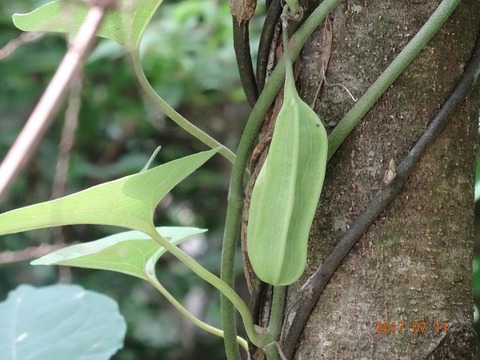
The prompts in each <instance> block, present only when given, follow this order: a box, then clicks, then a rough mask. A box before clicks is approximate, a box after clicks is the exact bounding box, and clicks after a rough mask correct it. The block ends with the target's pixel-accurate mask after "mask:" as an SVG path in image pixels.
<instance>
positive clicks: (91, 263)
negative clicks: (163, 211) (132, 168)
mask: <svg viewBox="0 0 480 360" xmlns="http://www.w3.org/2000/svg"><path fill="white" fill-rule="evenodd" d="M157 231H158V232H159V233H160V235H161V236H163V237H164V238H165V239H167V240H168V241H170V242H171V243H172V244H175V245H177V244H179V243H180V242H182V241H184V240H186V239H187V238H189V237H191V236H195V235H198V234H201V233H203V232H205V231H206V230H204V229H198V228H194V227H158V228H157ZM165 252H166V250H165V249H164V248H163V247H162V246H160V245H159V244H158V242H156V241H155V240H153V239H152V238H150V237H149V236H148V235H145V234H143V233H141V232H139V231H126V232H122V233H118V234H115V235H111V236H107V237H105V238H102V239H99V240H95V241H91V242H88V243H83V244H77V245H72V246H69V247H65V248H63V249H59V250H56V251H54V252H52V253H50V254H48V255H45V256H43V257H41V258H39V259H37V260H34V261H32V265H67V266H75V267H81V268H89V269H100V270H110V271H116V272H120V273H123V274H127V275H131V276H136V277H139V278H141V279H144V280H147V281H150V275H149V274H148V273H147V272H149V271H151V269H147V263H152V262H153V263H156V262H157V260H158V258H159V257H160V256H161V255H162V254H164V253H165Z"/></svg>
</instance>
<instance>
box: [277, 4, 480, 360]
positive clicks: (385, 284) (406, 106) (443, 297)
mask: <svg viewBox="0 0 480 360" xmlns="http://www.w3.org/2000/svg"><path fill="white" fill-rule="evenodd" d="M317 3H318V2H317ZM438 4H439V1H434V0H423V1H418V0H410V1H396V0H383V1H368V0H363V1H349V0H347V1H345V2H344V3H343V4H342V5H341V6H340V7H339V8H337V10H336V11H335V12H334V14H332V17H331V21H332V22H331V24H332V29H333V41H332V48H331V51H330V61H329V65H328V68H327V72H326V81H325V83H324V85H323V88H322V91H320V93H319V96H318V98H317V99H316V100H315V95H316V94H317V90H318V87H319V78H321V69H320V68H321V65H320V64H321V61H320V58H321V57H322V56H321V52H322V46H323V47H324V45H325V40H324V37H323V36H324V34H323V32H322V31H317V33H315V34H314V36H312V38H311V40H310V41H309V43H308V44H307V45H306V46H305V48H304V50H303V53H302V56H301V60H300V62H301V75H300V88H301V93H302V94H303V98H304V99H305V100H306V101H307V103H310V104H311V103H313V102H315V110H316V111H317V113H318V114H319V115H320V117H321V119H322V120H323V121H324V123H325V125H326V126H327V128H328V129H327V130H331V129H332V128H333V127H334V126H335V124H336V123H337V122H338V121H339V120H340V119H341V118H342V117H343V115H344V114H345V113H346V112H347V111H348V110H349V109H350V108H351V106H352V105H353V103H354V100H352V98H351V96H350V94H349V92H350V93H351V95H352V96H353V97H355V98H358V97H360V96H361V95H362V94H363V93H364V92H365V91H366V89H367V88H368V87H369V86H370V85H371V84H372V83H373V81H374V80H375V79H376V78H377V77H378V76H379V75H380V74H381V73H382V71H383V70H384V69H385V68H386V67H387V66H388V64H389V63H390V62H391V61H392V60H393V59H394V58H395V56H396V55H397V54H398V53H399V52H400V51H401V50H402V48H403V47H404V46H405V45H406V44H407V43H408V41H409V40H410V39H411V38H412V37H413V36H414V35H415V34H416V32H417V31H418V30H419V28H420V27H421V26H422V25H423V24H424V23H425V21H426V20H427V19H428V17H429V16H430V15H431V13H432V12H433V11H434V10H435V8H436V7H437V6H438ZM479 24H480V9H479V3H478V2H476V1H474V0H466V1H464V2H462V3H461V4H460V5H459V7H458V8H457V10H456V11H455V13H454V14H453V15H452V17H450V19H449V20H448V21H447V23H446V24H445V25H444V26H443V27H442V29H441V30H440V32H439V33H438V34H437V35H436V36H435V37H434V38H433V40H432V41H431V42H430V43H429V44H428V45H427V47H426V48H425V49H424V50H423V51H422V52H421V53H420V54H419V56H418V57H417V58H416V60H415V61H414V62H413V63H412V64H411V65H410V66H409V67H408V68H407V70H406V71H405V72H404V73H403V74H402V75H401V76H400V78H399V79H398V80H397V81H396V82H395V83H394V84H393V86H391V87H390V88H389V90H388V91H387V92H386V94H384V96H383V97H382V98H381V99H380V100H379V101H378V102H377V103H376V104H375V106H374V107H373V109H372V110H371V111H369V113H368V114H367V115H366V116H365V117H364V118H363V120H362V121H361V123H360V124H359V125H358V126H357V127H356V129H355V130H354V131H353V132H352V134H350V136H349V137H348V138H347V140H346V141H345V142H344V143H343V144H342V146H341V147H340V149H339V150H338V151H337V153H336V154H335V156H334V157H333V158H332V160H331V161H330V163H329V165H328V169H327V178H326V183H325V186H324V190H323V193H322V197H321V201H320V204H319V207H318V212H317V216H316V219H315V221H314V223H313V227H312V231H311V238H310V242H309V244H310V249H309V258H308V267H307V270H306V272H305V274H304V276H303V277H302V279H300V281H298V282H297V283H296V284H294V285H293V286H291V287H290V288H289V291H288V301H287V307H286V314H285V316H286V318H287V319H292V318H293V317H294V315H295V312H296V305H297V303H298V301H299V299H300V298H301V297H302V292H301V291H300V287H301V285H302V284H304V282H305V281H306V280H307V279H308V277H309V276H310V275H311V274H312V273H313V272H314V271H315V270H316V268H317V267H318V266H319V265H320V264H321V263H322V261H323V260H324V259H325V257H326V256H327V255H328V253H329V252H330V251H331V249H332V247H333V246H334V245H335V243H336V241H337V240H338V239H339V238H340V237H341V235H342V234H343V233H344V232H345V231H346V230H347V229H348V228H349V226H350V225H351V224H352V222H353V221H354V220H355V219H356V217H357V216H358V214H359V213H360V212H361V211H362V210H363V209H364V208H365V207H366V206H367V205H368V204H369V202H370V201H371V199H372V198H373V197H374V196H375V195H376V194H377V193H378V192H379V191H381V190H382V189H383V188H384V187H385V186H386V185H385V183H384V181H383V179H384V174H385V172H386V171H387V170H388V168H389V163H390V161H391V160H394V162H395V163H397V164H398V163H399V162H401V160H402V159H403V157H404V156H405V155H406V154H407V153H408V151H409V150H410V149H411V147H412V146H413V145H414V144H415V142H416V141H417V139H418V138H419V137H420V135H421V134H422V133H423V131H424V130H425V128H426V126H427V125H428V124H429V122H430V121H431V120H432V119H433V117H434V116H435V115H436V113H437V111H438V110H439V108H440V107H441V106H442V104H443V103H444V102H445V100H446V99H447V98H448V96H449V94H450V93H451V92H452V90H453V88H454V87H455V84H456V83H457V82H458V80H459V79H460V77H461V75H462V73H463V71H464V68H465V66H466V64H467V63H468V61H469V58H470V55H471V53H472V49H473V47H474V45H475V39H476V35H477V33H478V28H479ZM322 44H323V45H322ZM479 107H480V97H479V91H478V86H476V88H475V90H474V93H470V96H469V98H467V100H466V101H465V102H464V103H463V105H462V106H461V107H460V108H459V109H458V110H457V111H456V112H455V114H454V116H453V118H452V120H451V122H450V123H449V125H448V126H447V128H446V129H445V131H444V132H443V133H442V134H441V135H440V137H439V138H438V139H437V140H436V141H435V142H434V144H433V145H432V146H430V148H429V149H428V150H427V152H426V153H425V154H424V156H423V157H422V160H421V161H420V163H419V164H418V165H417V166H416V168H415V170H414V172H413V174H412V175H411V176H410V177H409V178H408V180H407V182H406V183H405V186H404V187H403V190H402V191H401V192H400V194H399V195H398V196H397V197H396V198H395V199H394V200H393V201H392V202H391V203H390V205H389V206H388V207H387V208H386V210H385V211H383V212H382V214H381V216H380V217H379V218H377V220H376V221H375V222H374V224H373V225H371V226H370V227H369V229H368V231H367V232H366V233H365V234H364V235H363V236H362V237H361V239H360V240H359V241H358V243H357V244H356V245H355V246H354V248H353V249H352V250H351V251H350V253H349V254H348V255H347V257H346V258H345V259H344V261H343V262H342V264H341V265H340V267H339V268H338V269H337V271H336V272H335V274H334V275H333V277H332V278H331V280H330V282H329V283H328V285H327V287H326V289H325V291H324V292H323V294H322V296H321V297H320V299H319V301H318V302H317V304H316V307H315V309H314V311H313V312H312V314H311V316H310V318H309V320H308V323H307V325H306V327H305V329H304V331H303V335H302V337H301V339H300V341H299V343H298V344H297V349H296V353H295V358H296V359H424V358H428V359H473V358H474V355H473V354H474V350H475V340H474V333H473V330H472V315H473V310H472V309H473V305H472V293H471V273H472V269H471V262H472V243H473V188H474V163H475V151H474V147H475V141H476V132H477V121H478V109H479Z"/></svg>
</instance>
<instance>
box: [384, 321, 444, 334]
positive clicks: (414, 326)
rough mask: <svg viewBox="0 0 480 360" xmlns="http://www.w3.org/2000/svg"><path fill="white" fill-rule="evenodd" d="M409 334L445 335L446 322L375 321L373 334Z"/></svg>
mask: <svg viewBox="0 0 480 360" xmlns="http://www.w3.org/2000/svg"><path fill="white" fill-rule="evenodd" d="M408 331H409V332H411V333H412V334H414V335H421V334H426V333H427V332H435V333H436V334H446V333H447V331H448V323H447V322H446V321H434V322H428V321H417V320H415V321H411V322H408V321H403V320H402V321H377V322H376V330H375V334H380V335H388V334H403V333H404V332H408Z"/></svg>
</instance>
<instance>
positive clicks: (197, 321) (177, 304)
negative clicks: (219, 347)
mask: <svg viewBox="0 0 480 360" xmlns="http://www.w3.org/2000/svg"><path fill="white" fill-rule="evenodd" d="M149 283H150V284H152V285H153V286H154V287H155V289H157V290H158V291H159V292H160V293H161V294H162V295H163V296H164V297H165V298H166V299H167V300H168V301H169V302H170V303H171V304H172V305H173V307H174V308H175V309H177V311H178V312H179V313H181V314H182V315H183V316H185V318H186V319H188V320H189V321H190V322H192V323H193V324H194V325H196V326H198V327H199V328H200V329H202V330H205V331H207V332H209V333H210V334H213V335H215V336H219V337H222V338H223V331H222V330H220V329H218V328H216V327H214V326H212V325H209V324H207V323H205V322H203V321H202V320H200V319H199V318H197V317H196V316H195V315H193V314H192V313H191V312H190V311H188V310H187V309H185V307H184V306H183V305H182V304H181V303H180V302H178V300H177V299H175V297H174V296H173V295H172V294H170V292H169V291H168V290H167V289H166V288H165V287H164V286H163V285H162V284H161V283H160V281H158V279H157V277H156V276H154V274H152V275H150V274H149ZM237 343H238V345H240V346H241V347H242V348H243V349H245V351H246V352H247V353H248V343H247V341H246V340H245V339H243V338H242V337H240V336H237Z"/></svg>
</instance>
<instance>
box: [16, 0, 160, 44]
mask: <svg viewBox="0 0 480 360" xmlns="http://www.w3.org/2000/svg"><path fill="white" fill-rule="evenodd" d="M161 3H162V0H135V1H131V0H119V1H117V6H116V7H115V8H114V9H109V10H108V12H107V15H106V17H105V19H104V21H103V23H102V26H101V27H100V29H99V31H98V33H97V35H98V36H101V37H105V38H108V39H112V40H115V41H117V42H118V43H120V44H122V45H124V46H125V47H127V48H130V49H134V48H136V47H138V45H139V43H140V38H141V37H142V33H143V31H144V30H145V27H146V26H147V24H148V22H149V21H150V19H151V17H152V16H153V14H154V13H155V11H156V10H157V8H158V6H159V5H160V4H161ZM88 10H89V6H88V5H87V4H86V3H85V2H84V1H78V0H76V1H73V0H70V1H62V0H58V1H52V2H50V3H48V4H45V5H43V6H41V7H39V8H37V9H35V10H33V11H32V12H29V13H27V14H15V15H14V16H13V22H14V24H15V26H16V27H17V28H19V29H20V30H23V31H52V32H61V33H69V34H75V33H76V32H77V31H78V29H79V28H80V26H81V25H82V23H83V21H84V20H85V17H86V15H87V13H88Z"/></svg>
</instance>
